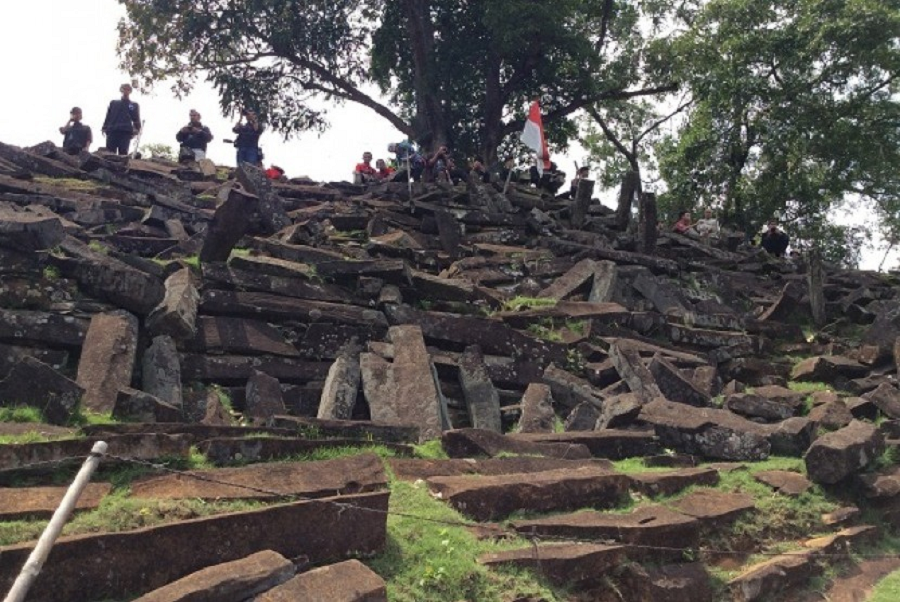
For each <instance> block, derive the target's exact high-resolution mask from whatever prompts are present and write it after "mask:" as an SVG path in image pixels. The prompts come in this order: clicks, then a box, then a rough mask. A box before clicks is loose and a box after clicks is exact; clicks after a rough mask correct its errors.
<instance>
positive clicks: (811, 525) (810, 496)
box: [672, 457, 839, 550]
mask: <svg viewBox="0 0 900 602" xmlns="http://www.w3.org/2000/svg"><path fill="white" fill-rule="evenodd" d="M764 470H788V471H792V472H797V473H800V474H802V475H804V476H805V475H806V467H805V465H804V463H803V460H802V459H800V458H785V457H771V458H769V459H768V460H765V461H763V462H755V463H752V464H748V470H741V469H739V470H733V471H731V472H722V473H720V477H719V484H718V485H716V489H719V490H721V491H726V492H735V493H747V494H750V495H752V496H753V499H754V501H755V503H756V510H755V511H753V512H749V513H747V514H745V515H744V516H743V517H741V518H739V519H738V520H736V521H735V522H734V523H733V524H732V526H731V528H730V529H728V530H720V531H719V532H718V533H717V535H716V536H715V538H716V539H720V541H719V542H717V543H719V544H720V545H724V546H726V549H734V548H735V547H736V546H737V547H743V548H746V543H747V542H752V543H753V547H754V549H756V550H762V549H768V548H769V547H770V546H773V545H776V544H778V542H780V541H785V540H797V539H807V538H810V537H815V536H816V534H817V530H818V529H822V528H823V527H822V521H821V518H822V515H823V514H825V513H828V512H832V511H834V510H836V509H837V508H838V507H839V504H838V503H836V502H834V501H832V500H831V499H829V497H828V496H827V495H826V493H825V491H824V490H823V489H822V488H821V487H820V486H819V485H813V486H812V487H811V488H810V489H809V490H808V491H806V492H805V493H803V494H801V495H799V496H797V497H791V496H788V495H783V494H780V493H776V492H775V491H773V490H772V488H771V487H769V486H768V485H764V484H762V483H759V482H757V481H756V479H754V478H753V474H754V473H756V472H760V471H764ZM686 493H687V492H684V493H683V494H679V495H678V496H674V497H673V498H672V499H678V498H680V497H683V495H685V494H686ZM742 544H743V545H742ZM713 547H717V546H713Z"/></svg>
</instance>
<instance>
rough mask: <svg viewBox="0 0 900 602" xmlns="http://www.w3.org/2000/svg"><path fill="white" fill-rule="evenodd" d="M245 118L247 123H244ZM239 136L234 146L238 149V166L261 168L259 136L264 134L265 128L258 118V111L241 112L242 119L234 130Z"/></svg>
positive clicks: (245, 110) (246, 110)
mask: <svg viewBox="0 0 900 602" xmlns="http://www.w3.org/2000/svg"><path fill="white" fill-rule="evenodd" d="M244 118H246V119H247V121H246V122H245V121H244ZM231 131H232V132H234V133H235V134H237V139H235V141H234V146H235V147H236V148H237V165H238V166H240V164H241V163H250V164H251V165H256V166H259V165H261V164H262V157H260V156H259V136H260V134H262V132H263V126H262V125H260V123H259V120H258V119H257V117H256V111H253V110H252V109H243V110H241V119H239V120H238V122H237V125H235V126H234V127H233V128H232V129H231Z"/></svg>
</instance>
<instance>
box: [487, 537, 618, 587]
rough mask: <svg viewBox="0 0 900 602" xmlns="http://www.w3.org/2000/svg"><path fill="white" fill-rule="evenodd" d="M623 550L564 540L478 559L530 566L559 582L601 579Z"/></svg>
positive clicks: (490, 562) (493, 563)
mask: <svg viewBox="0 0 900 602" xmlns="http://www.w3.org/2000/svg"><path fill="white" fill-rule="evenodd" d="M624 552H625V547H624V546H606V545H600V544H590V543H563V544H552V545H539V546H533V547H528V548H522V549H518V550H508V551H505V552H496V553H491V554H484V555H482V556H480V557H479V558H478V562H479V563H481V564H484V565H486V566H504V565H512V566H517V567H522V568H528V569H532V570H534V571H536V572H538V573H540V574H541V575H544V576H545V577H546V578H547V579H549V580H550V581H551V582H553V583H556V584H558V585H562V584H565V583H585V582H594V581H598V580H600V579H602V577H603V575H604V574H606V573H607V572H608V571H609V570H610V569H611V568H613V567H615V566H617V565H619V564H620V563H621V562H622V561H623V560H624V558H625V554H624Z"/></svg>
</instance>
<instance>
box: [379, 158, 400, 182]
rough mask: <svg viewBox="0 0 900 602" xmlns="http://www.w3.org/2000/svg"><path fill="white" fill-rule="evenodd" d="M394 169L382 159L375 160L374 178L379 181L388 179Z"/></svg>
mask: <svg viewBox="0 0 900 602" xmlns="http://www.w3.org/2000/svg"><path fill="white" fill-rule="evenodd" d="M395 171H396V170H395V169H394V168H393V167H391V166H390V165H388V164H387V163H385V162H384V159H379V160H378V161H375V179H376V180H379V181H381V182H385V181H387V180H390V179H391V178H392V177H393V175H394V172H395Z"/></svg>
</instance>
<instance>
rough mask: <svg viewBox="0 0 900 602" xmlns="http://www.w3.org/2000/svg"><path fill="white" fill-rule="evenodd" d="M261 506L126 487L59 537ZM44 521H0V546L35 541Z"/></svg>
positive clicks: (80, 516) (81, 515) (73, 522)
mask: <svg viewBox="0 0 900 602" xmlns="http://www.w3.org/2000/svg"><path fill="white" fill-rule="evenodd" d="M264 505H265V504H264V503H263V502H261V501H256V500H231V501H211V502H206V501H203V500H198V499H187V500H148V499H140V498H130V497H128V490H127V488H120V489H117V490H115V491H113V492H112V493H111V494H109V495H108V496H106V497H105V498H103V501H102V502H101V503H100V506H98V507H97V508H96V509H94V510H91V511H89V512H82V513H79V514H77V515H75V517H74V518H73V519H72V520H71V521H70V522H69V523H67V524H66V526H65V528H63V535H78V534H82V533H108V532H120V531H131V530H132V529H139V528H141V527H152V526H155V525H163V524H167V523H173V522H178V521H184V520H189V519H192V518H200V517H203V516H212V515H215V514H224V513H226V512H242V511H246V510H254V509H257V508H261V507H262V506H264ZM47 522H48V521H47V520H20V521H7V522H0V545H9V544H14V543H20V542H24V541H32V540H34V539H37V538H38V537H39V536H40V534H41V531H43V530H44V527H45V526H46V525H47Z"/></svg>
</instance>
